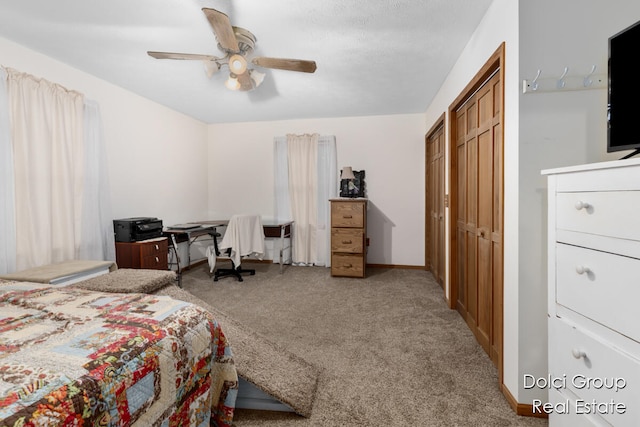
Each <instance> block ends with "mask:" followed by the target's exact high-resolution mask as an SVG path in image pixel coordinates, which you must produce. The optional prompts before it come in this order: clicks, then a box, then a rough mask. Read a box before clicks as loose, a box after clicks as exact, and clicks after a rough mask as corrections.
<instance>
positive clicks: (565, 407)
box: [542, 389, 610, 427]
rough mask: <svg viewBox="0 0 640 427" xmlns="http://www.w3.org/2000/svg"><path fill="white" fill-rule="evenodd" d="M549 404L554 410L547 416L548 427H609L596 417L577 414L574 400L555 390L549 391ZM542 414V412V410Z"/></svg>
mask: <svg viewBox="0 0 640 427" xmlns="http://www.w3.org/2000/svg"><path fill="white" fill-rule="evenodd" d="M549 402H550V403H551V404H552V405H553V408H555V409H554V410H553V411H552V412H551V413H550V414H549V426H551V427H609V426H610V424H609V423H607V422H605V421H604V420H603V419H602V418H600V417H599V416H598V415H592V414H589V415H584V414H579V413H578V411H579V409H577V408H576V400H575V399H574V398H573V397H569V396H568V395H566V394H563V393H561V392H559V391H557V390H555V389H551V390H549ZM542 411H543V412H544V410H543V409H542Z"/></svg>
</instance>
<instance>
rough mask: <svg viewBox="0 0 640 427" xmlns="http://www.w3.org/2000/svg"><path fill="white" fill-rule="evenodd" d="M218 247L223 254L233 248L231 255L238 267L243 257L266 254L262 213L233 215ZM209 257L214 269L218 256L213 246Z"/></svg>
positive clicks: (209, 251) (208, 254) (259, 256)
mask: <svg viewBox="0 0 640 427" xmlns="http://www.w3.org/2000/svg"><path fill="white" fill-rule="evenodd" d="M218 249H219V250H220V253H221V254H223V253H224V252H225V251H226V250H227V249H231V254H230V255H229V257H230V258H231V260H232V261H233V264H234V265H235V267H236V268H237V267H239V266H240V263H241V262H242V257H245V256H249V255H253V256H256V257H257V258H258V259H262V256H263V255H264V229H263V228H262V218H261V217H260V215H251V214H240V215H233V216H232V217H231V219H230V220H229V224H228V225H227V229H226V231H225V233H224V237H223V238H222V242H220V244H219V245H218ZM207 258H208V260H209V268H210V270H211V271H213V270H214V269H215V265H216V256H215V253H214V251H213V248H211V247H209V248H207Z"/></svg>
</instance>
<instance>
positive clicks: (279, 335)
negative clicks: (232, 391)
mask: <svg viewBox="0 0 640 427" xmlns="http://www.w3.org/2000/svg"><path fill="white" fill-rule="evenodd" d="M251 267H255V268H256V269H257V272H256V275H255V276H246V277H245V280H244V282H237V281H236V280H235V279H234V278H232V277H228V278H224V279H220V281H218V282H213V281H212V280H211V279H210V276H209V273H208V269H207V268H206V266H199V267H196V268H194V269H192V270H190V271H187V272H185V273H184V275H183V279H182V283H183V287H184V289H185V290H186V291H188V292H190V293H192V294H193V295H195V296H197V297H199V298H200V299H202V300H204V301H205V302H207V303H209V304H211V305H212V306H214V307H216V308H219V309H220V310H222V311H224V312H225V313H226V314H228V315H229V316H231V317H233V318H234V319H236V320H238V321H239V322H242V323H243V324H244V325H246V326H249V327H251V328H253V329H255V330H256V331H257V332H258V333H260V334H263V335H265V336H267V337H269V339H271V340H272V341H274V342H275V343H277V344H279V345H281V346H283V347H285V348H287V349H288V350H289V351H291V352H292V353H294V354H296V355H298V356H300V357H301V358H303V359H305V360H306V361H308V362H310V363H311V364H313V365H315V366H317V367H318V369H319V370H320V377H319V382H318V388H317V394H316V398H315V402H314V405H313V408H312V413H311V416H310V417H309V418H304V417H301V416H299V415H295V414H291V413H275V412H264V411H251V410H242V409H238V410H237V411H236V415H235V417H234V419H235V425H237V426H238V427H244V426H278V427H280V426H285V427H286V426H301V427H306V426H341V427H342V426H492V427H495V426H546V425H547V424H548V423H547V421H546V420H541V419H534V418H528V417H519V416H517V415H515V413H514V412H513V411H512V409H511V408H510V406H509V405H508V404H507V401H506V400H505V398H504V396H503V395H502V393H501V392H500V391H499V389H498V379H497V370H496V368H495V366H494V365H493V364H492V363H491V361H490V360H489V358H488V357H487V355H486V354H485V353H484V351H483V350H482V349H481V348H480V346H479V345H478V344H477V343H476V341H475V339H474V337H473V335H472V333H471V332H470V330H469V329H468V328H467V326H466V324H465V323H464V321H463V320H462V318H461V317H460V316H459V315H458V313H457V312H456V311H454V310H450V309H449V308H448V307H447V305H446V303H445V301H444V297H443V291H442V289H441V288H440V287H439V286H438V285H437V284H436V283H435V282H434V281H433V280H432V278H431V275H430V274H429V273H428V272H424V271H420V270H403V269H369V270H368V271H367V278H365V279H347V278H333V277H331V276H330V273H329V269H326V268H320V267H287V268H286V269H285V271H284V274H279V267H278V266H277V265H271V264H252V265H251ZM222 326H223V329H224V324H222ZM231 344H232V346H233V343H231Z"/></svg>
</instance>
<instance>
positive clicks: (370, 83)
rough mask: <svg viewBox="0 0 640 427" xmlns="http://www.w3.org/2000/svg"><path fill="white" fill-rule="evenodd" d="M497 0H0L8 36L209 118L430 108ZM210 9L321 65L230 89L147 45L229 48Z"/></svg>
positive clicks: (275, 47) (221, 77)
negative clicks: (220, 37) (243, 89)
mask: <svg viewBox="0 0 640 427" xmlns="http://www.w3.org/2000/svg"><path fill="white" fill-rule="evenodd" d="M491 1H492V0H357V1H356V0H233V1H232V0H109V1H96V0H55V1H52V0H15V1H2V2H0V37H4V38H6V39H8V40H12V41H14V42H16V43H18V44H21V45H23V46H26V47H28V48H30V49H33V50H35V51H38V52H41V53H43V54H45V55H47V56H50V57H52V58H55V59H57V60H59V61H61V62H64V63H66V64H69V65H71V66H72V67H74V68H77V69H80V70H83V71H85V72H88V73H90V74H93V75H95V76H97V77H100V78H102V79H104V80H106V81H109V82H111V83H114V84H116V85H118V86H121V87H123V88H126V89H128V90H130V91H132V92H135V93H137V94H140V95H142V96H144V97H146V98H149V99H152V100H154V101H157V102H159V103H161V104H164V105H167V106H168V107H170V108H172V109H175V110H177V111H181V112H183V113H185V114H187V115H189V116H192V117H194V118H196V119H199V120H201V121H203V122H206V123H230V122H244V121H260V120H287V119H300V118H324V117H344V116H368V115H387V114H408V113H420V112H424V111H425V110H426V107H427V106H428V104H429V102H430V100H431V98H432V97H433V96H434V95H435V94H436V91H437V89H438V88H439V87H440V85H441V83H442V81H443V80H444V78H445V76H446V75H447V73H448V72H449V70H450V69H451V67H452V66H453V64H454V62H455V60H456V58H457V57H458V55H459V54H460V52H461V51H462V49H463V48H464V46H465V45H466V44H467V42H468V40H469V37H470V36H471V34H472V33H473V31H474V30H475V28H476V27H477V25H478V23H479V22H480V19H481V18H482V16H483V15H484V13H485V12H486V9H487V8H488V6H489V5H490V3H491ZM203 7H207V8H214V9H217V10H219V11H221V12H224V13H226V14H227V15H228V16H229V18H230V20H231V24H232V25H235V26H240V27H243V28H246V29H248V30H250V31H251V32H252V33H253V34H255V36H256V37H257V43H256V49H255V51H254V53H253V54H252V55H251V56H268V57H277V58H295V59H307V60H314V61H316V63H317V66H318V69H317V71H316V72H315V73H314V74H307V73H298V72H291V71H283V70H273V69H259V70H260V71H262V72H265V73H266V77H265V80H264V83H263V84H262V85H261V86H260V87H258V88H257V89H255V90H253V91H251V92H233V91H230V90H228V89H227V88H226V87H225V86H224V81H225V79H226V76H225V74H226V73H224V72H220V73H218V74H215V75H214V76H213V77H212V78H211V79H209V78H208V77H207V76H206V74H205V71H204V67H203V64H202V63H201V62H199V61H176V60H158V59H153V58H151V57H149V56H148V55H147V54H146V52H147V51H148V50H153V51H167V52H182V53H198V54H208V55H214V56H222V52H220V50H219V49H218V47H217V41H216V39H215V37H214V34H213V31H212V29H211V27H210V25H209V23H208V21H207V20H206V18H205V16H204V14H203V12H202V11H201V9H202V8H203ZM0 65H10V64H4V63H2V55H1V52H0Z"/></svg>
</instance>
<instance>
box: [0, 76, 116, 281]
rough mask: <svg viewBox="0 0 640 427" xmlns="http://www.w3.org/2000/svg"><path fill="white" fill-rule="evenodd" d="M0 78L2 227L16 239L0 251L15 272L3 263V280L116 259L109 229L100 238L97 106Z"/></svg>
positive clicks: (47, 86)
mask: <svg viewBox="0 0 640 427" xmlns="http://www.w3.org/2000/svg"><path fill="white" fill-rule="evenodd" d="M6 74H7V76H6V82H7V91H6V92H7V96H6V98H5V99H4V100H0V102H2V103H3V104H4V105H8V110H9V120H10V137H9V141H10V143H9V145H10V149H11V150H12V154H13V174H12V175H13V195H12V196H13V203H12V202H11V201H9V202H8V204H13V205H14V220H13V224H9V222H8V221H5V226H6V228H9V229H11V228H12V229H13V230H15V236H16V239H15V245H14V246H13V247H8V248H7V251H8V252H13V254H12V255H9V256H8V259H10V258H11V257H12V256H13V257H14V259H15V267H14V266H11V265H8V263H7V267H6V269H7V272H10V271H11V270H14V271H15V270H22V269H26V268H31V267H35V266H40V265H45V264H49V263H53V262H60V261H65V260H70V259H79V258H91V259H115V254H114V249H113V231H112V230H113V229H112V226H109V227H110V228H109V230H110V231H108V232H106V231H105V230H106V229H105V226H106V222H107V218H108V216H110V213H109V209H108V200H107V198H108V197H109V194H108V192H105V190H106V191H108V188H106V186H105V185H106V170H105V168H104V161H105V158H104V154H103V148H102V147H101V145H102V142H103V141H102V130H101V127H100V119H99V110H98V109H97V106H96V105H94V104H91V103H86V108H85V99H84V96H83V95H82V94H80V93H78V92H74V91H70V90H68V89H66V88H64V87H62V86H60V85H57V84H54V83H51V82H48V81H46V80H44V79H38V78H36V77H34V76H31V75H28V74H25V73H21V72H18V71H16V70H12V69H6ZM0 111H1V108H0ZM3 175H4V174H3ZM9 197H10V196H9ZM98 211H99V213H100V214H98V213H97V212H98ZM7 224H8V225H7ZM0 226H1V225H0ZM109 236H111V237H109ZM0 264H2V263H0Z"/></svg>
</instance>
